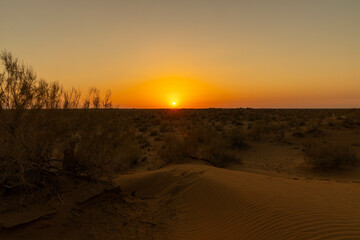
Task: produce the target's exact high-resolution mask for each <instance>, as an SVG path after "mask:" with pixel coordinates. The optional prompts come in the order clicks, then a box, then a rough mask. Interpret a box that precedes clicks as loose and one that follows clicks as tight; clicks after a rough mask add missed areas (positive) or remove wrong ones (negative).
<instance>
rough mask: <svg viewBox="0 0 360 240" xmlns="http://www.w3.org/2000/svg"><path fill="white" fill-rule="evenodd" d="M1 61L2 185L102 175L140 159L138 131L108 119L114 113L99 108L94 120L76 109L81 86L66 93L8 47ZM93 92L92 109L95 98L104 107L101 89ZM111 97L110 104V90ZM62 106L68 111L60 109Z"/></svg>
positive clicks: (107, 101)
mask: <svg viewBox="0 0 360 240" xmlns="http://www.w3.org/2000/svg"><path fill="white" fill-rule="evenodd" d="M0 60H1V61H2V63H3V69H1V72H0V187H1V186H2V187H5V188H7V189H15V188H22V189H23V188H27V187H36V186H39V185H41V184H46V183H49V182H50V181H46V180H44V178H46V177H48V176H54V175H58V174H63V173H68V172H72V173H74V174H79V175H88V176H99V175H101V173H103V172H105V171H104V169H105V168H108V169H111V170H115V169H119V170H123V169H126V168H128V167H129V165H131V164H132V163H133V162H134V161H136V159H137V156H138V154H139V151H138V150H137V149H135V148H136V146H137V145H136V144H135V145H134V144H133V141H132V139H133V138H132V136H133V135H132V134H130V133H129V132H128V131H126V130H124V128H122V129H119V127H118V126H117V125H116V124H105V123H104V122H106V121H108V122H109V121H110V120H111V119H112V116H108V117H109V118H108V119H106V117H105V118H102V117H104V116H103V114H101V112H95V114H98V115H100V117H98V119H97V121H93V120H92V117H91V116H89V114H90V113H89V112H83V111H80V112H76V111H75V110H70V109H71V108H75V107H77V106H78V104H79V101H80V92H79V91H78V90H75V89H72V90H70V91H64V90H63V88H62V86H61V85H60V84H59V83H57V82H53V83H48V82H46V81H44V80H38V79H37V76H36V74H35V72H34V71H33V70H32V69H31V68H30V67H27V66H25V65H24V64H22V63H20V61H19V60H18V59H17V58H15V57H13V55H12V54H11V53H9V52H6V51H3V52H2V53H1V54H0ZM90 92H91V96H92V98H91V99H89V100H88V101H89V104H88V107H90V100H91V103H92V106H93V107H94V108H97V107H99V106H100V105H101V98H100V95H99V90H97V89H96V88H92V89H91V91H90ZM105 98H106V99H105V100H104V101H103V104H104V107H107V108H108V107H110V106H111V99H110V93H107V94H106V96H105ZM85 101H87V100H86V99H85ZM61 106H62V107H63V108H64V109H67V110H58V109H59V108H60V107H61ZM109 111H110V110H109ZM109 113H110V112H109ZM101 127H102V130H101V129H100V128H101ZM95 129H96V130H95ZM99 129H100V130H99ZM127 134H129V135H127ZM110 159H115V160H116V161H115V162H114V161H112V162H110ZM110 165H111V167H110ZM71 167H73V168H71ZM37 175H38V176H40V177H34V176H37Z"/></svg>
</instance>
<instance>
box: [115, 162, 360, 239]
mask: <svg viewBox="0 0 360 240" xmlns="http://www.w3.org/2000/svg"><path fill="white" fill-rule="evenodd" d="M116 183H117V184H118V185H120V186H121V187H122V188H123V189H126V190H127V191H132V192H134V191H135V195H136V196H139V197H141V198H144V199H152V201H154V202H155V203H156V204H153V206H155V207H156V208H161V209H172V210H173V211H174V213H175V216H173V217H171V218H170V219H169V222H168V226H169V235H168V236H171V239H360V205H359V202H360V183H356V182H337V181H319V180H305V179H298V178H295V179H289V178H279V177H272V176H265V175H259V174H255V173H249V172H243V171H232V170H226V169H219V168H213V167H209V166H203V165H178V166H173V167H169V168H165V169H162V170H158V171H153V172H148V173H142V174H133V175H127V176H122V177H119V178H118V179H117V180H116Z"/></svg>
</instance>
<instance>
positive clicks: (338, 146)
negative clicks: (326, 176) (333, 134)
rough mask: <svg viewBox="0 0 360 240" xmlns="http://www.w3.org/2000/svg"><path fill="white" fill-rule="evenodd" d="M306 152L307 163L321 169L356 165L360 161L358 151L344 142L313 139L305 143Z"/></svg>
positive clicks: (326, 169)
mask: <svg viewBox="0 0 360 240" xmlns="http://www.w3.org/2000/svg"><path fill="white" fill-rule="evenodd" d="M304 152H305V155H306V158H305V161H306V163H308V164H309V165H310V166H312V167H313V168H314V169H316V170H321V171H328V170H335V169H341V168H348V167H354V166H355V165H356V164H357V163H358V162H359V158H358V156H357V155H356V152H354V151H352V150H351V148H350V147H349V146H347V145H345V144H342V143H336V142H328V141H325V140H324V141H315V140H314V139H312V140H308V141H307V142H306V143H305V144H304Z"/></svg>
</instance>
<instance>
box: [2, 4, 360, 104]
mask: <svg viewBox="0 0 360 240" xmlns="http://www.w3.org/2000/svg"><path fill="white" fill-rule="evenodd" d="M0 48H1V49H7V50H9V51H11V52H12V53H13V54H14V55H15V56H17V57H19V58H21V59H23V60H24V62H25V63H27V64H29V65H31V66H33V67H34V68H35V69H36V71H37V73H38V75H39V76H40V77H43V78H45V79H47V80H49V81H59V82H61V83H62V84H63V85H64V87H70V86H75V87H79V88H80V89H84V91H85V89H87V88H88V87H90V86H93V85H96V86H98V87H99V88H101V89H103V90H104V91H103V92H105V90H106V89H111V90H112V92H113V101H114V103H115V104H117V105H119V106H120V107H169V106H170V105H171V103H172V102H173V101H176V102H177V105H178V107H280V108H283V107H360V106H359V105H360V1H357V0H336V1H334V0H311V1H307V0H299V1H295V0H292V1H288V0H284V1H267V0H264V1H256V0H249V1H240V0H237V1H235V0H216V1H215V0H181V1H180V0H179V1H175V0H118V1H90V0H86V1H74V0H73V1H64V0H62V1H50V0H47V1H45V0H44V1H35V0H34V1H30V0H24V1H17V0H12V1H6V0H0Z"/></svg>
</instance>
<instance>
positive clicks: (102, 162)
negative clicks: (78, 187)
mask: <svg viewBox="0 0 360 240" xmlns="http://www.w3.org/2000/svg"><path fill="white" fill-rule="evenodd" d="M106 111H107V110H92V111H89V110H82V112H80V113H78V116H77V118H78V119H79V120H78V126H75V127H74V128H73V129H72V131H70V134H69V135H68V137H67V138H66V139H65V141H64V143H63V153H64V155H63V169H64V170H66V171H69V172H71V173H73V174H76V175H81V176H87V177H91V178H98V177H102V176H105V175H112V174H114V173H119V172H123V171H127V170H129V169H130V168H131V167H132V166H133V165H135V164H136V162H137V161H138V160H139V159H140V157H141V152H140V147H139V144H138V142H137V139H136V136H135V132H134V130H130V129H131V128H129V127H128V126H127V124H126V123H118V122H114V121H111V119H112V118H113V117H112V115H111V114H110V113H109V112H106Z"/></svg>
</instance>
